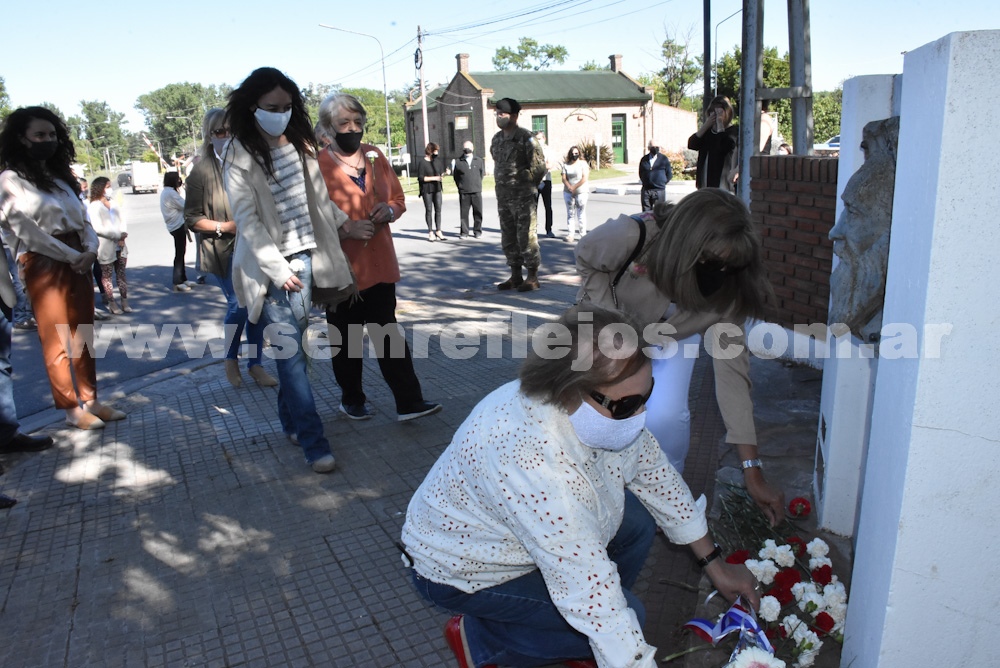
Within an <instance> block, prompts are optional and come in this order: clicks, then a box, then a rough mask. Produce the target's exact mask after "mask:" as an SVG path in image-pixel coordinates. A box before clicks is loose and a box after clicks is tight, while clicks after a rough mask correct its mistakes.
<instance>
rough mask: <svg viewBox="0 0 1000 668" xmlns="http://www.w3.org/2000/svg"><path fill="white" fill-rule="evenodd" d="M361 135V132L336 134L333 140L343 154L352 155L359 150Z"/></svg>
mask: <svg viewBox="0 0 1000 668" xmlns="http://www.w3.org/2000/svg"><path fill="white" fill-rule="evenodd" d="M363 134H364V133H363V132H338V133H337V134H336V135H334V140H335V141H336V142H337V146H339V147H340V150H341V151H343V152H344V153H354V152H356V151H357V150H358V149H359V148H361V135H363Z"/></svg>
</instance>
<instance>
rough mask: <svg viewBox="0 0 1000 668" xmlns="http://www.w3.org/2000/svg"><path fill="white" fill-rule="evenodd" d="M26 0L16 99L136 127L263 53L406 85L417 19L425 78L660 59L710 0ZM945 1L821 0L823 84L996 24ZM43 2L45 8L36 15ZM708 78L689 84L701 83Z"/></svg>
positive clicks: (722, 37)
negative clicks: (562, 50) (185, 89)
mask: <svg viewBox="0 0 1000 668" xmlns="http://www.w3.org/2000/svg"><path fill="white" fill-rule="evenodd" d="M742 6H743V4H742V0H712V5H711V12H712V14H711V22H710V25H711V34H712V41H713V42H716V46H714V47H713V60H714V58H715V54H716V53H717V54H718V55H719V56H721V55H722V54H723V53H725V52H727V51H731V50H732V48H733V46H735V45H738V44H739V43H740V42H741V40H742V33H741V31H742V22H741V18H742V15H741V14H739V13H738V12H740V10H741V9H742ZM20 7H22V9H19V10H14V11H8V12H5V14H6V15H5V17H4V39H3V41H2V42H0V50H2V53H3V57H2V58H0V77H3V79H4V80H5V82H6V87H7V93H8V95H9V96H10V98H11V103H12V104H13V106H14V107H18V106H27V105H32V104H38V103H41V102H51V103H53V104H55V105H56V106H58V107H59V108H60V109H61V110H62V112H63V113H64V114H65V115H66V116H71V115H74V114H78V113H79V109H80V107H79V103H80V101H81V100H101V101H106V102H107V103H108V104H109V105H110V106H111V108H112V109H114V110H115V111H117V112H121V113H124V114H126V120H127V121H128V122H129V125H128V128H129V129H130V130H132V131H133V132H136V131H139V130H142V129H144V125H143V117H142V115H141V114H140V113H139V112H138V111H136V110H135V103H136V99H137V98H138V97H139V96H140V95H142V94H144V93H148V92H150V91H153V90H156V89H158V88H160V87H163V86H165V85H167V84H170V83H180V82H185V81H188V82H192V83H201V84H205V85H208V84H223V83H225V84H230V85H233V86H235V85H238V84H239V82H240V81H242V80H243V78H244V77H246V75H247V74H249V73H250V72H251V71H252V70H254V69H255V68H257V67H261V66H265V65H266V66H272V67H277V68H279V69H281V70H282V71H284V72H285V73H286V74H287V75H288V76H289V77H291V78H292V79H293V80H294V81H295V82H296V83H297V84H298V85H299V86H302V87H305V86H307V85H308V84H311V83H312V84H340V85H343V86H345V87H366V88H374V89H379V90H380V89H382V87H383V78H382V67H381V61H380V51H379V42H380V43H381V47H382V49H383V51H384V54H385V71H386V81H387V86H388V88H389V90H393V89H399V88H405V87H409V86H410V85H411V84H412V82H413V81H414V80H415V79H416V71H415V69H414V64H413V60H414V59H413V55H414V51H415V49H416V46H417V42H416V39H417V27H418V26H420V28H421V29H422V31H423V32H424V33H425V37H424V40H423V55H424V76H425V79H427V80H428V81H430V82H432V83H444V82H447V81H448V80H450V79H451V77H452V76H453V75H454V73H455V70H456V63H455V54H457V53H468V54H469V55H470V59H469V68H470V70H472V71H473V72H475V71H489V70H492V69H493V68H492V63H491V60H492V57H493V54H494V52H495V51H496V49H497V48H499V47H502V46H509V47H514V46H516V45H517V42H518V40H519V38H521V37H531V38H533V39H535V40H537V41H538V42H539V43H541V44H559V45H562V46H565V47H566V48H567V50H568V51H569V57H568V59H567V61H566V62H565V63H564V64H562V65H555V66H553V68H552V69H569V70H576V69H579V68H580V66H581V65H583V64H584V63H586V62H588V61H595V62H597V63H599V64H601V65H604V64H606V63H607V62H608V56H609V55H611V54H615V53H617V54H621V55H622V56H623V66H622V67H623V69H624V71H625V72H627V73H628V74H630V75H632V76H637V75H639V74H642V73H646V72H654V71H656V70H658V69H659V68H661V67H662V59H661V57H660V44H661V43H662V41H663V39H664V37H665V36H667V34H670V35H671V36H674V37H675V38H676V37H680V38H682V39H683V38H685V37H686V36H688V35H690V46H691V50H692V52H693V53H694V54H701V53H702V50H703V49H702V35H703V28H702V19H703V16H702V13H703V4H702V0H508V2H506V3H485V2H475V1H473V2H464V3H463V2H458V3H455V2H423V3H421V2H413V1H412V0H388V1H382V0H372V1H371V2H368V3H348V2H329V1H324V2H321V1H319V0H287V1H286V2H285V3H275V4H270V3H255V2H246V0H210V1H205V0H201V1H199V2H194V1H192V0H174V1H173V2H171V3H168V4H164V3H149V2H133V3H126V4H125V5H108V6H106V7H104V8H103V9H102V10H101V11H95V10H93V9H92V8H90V7H89V6H87V5H85V4H80V3H79V2H68V1H64V0H58V1H48V0H38V1H37V2H35V3H32V4H31V9H30V10H28V9H27V8H26V5H23V4H21V5H20ZM942 7H943V6H942V4H941V3H940V2H938V1H935V2H930V1H928V0H818V1H817V0H814V1H813V2H811V3H810V12H811V37H812V76H813V88H814V90H817V91H822V90H833V89H834V88H836V87H837V86H839V85H840V83H841V82H842V81H843V80H844V79H846V78H849V77H851V76H858V75H862V74H886V73H896V72H901V71H902V69H903V56H902V52H904V51H907V50H912V49H915V48H917V47H919V46H922V45H924V44H927V43H929V42H933V41H935V40H936V39H938V38H940V37H943V36H945V35H946V34H948V33H950V32H955V31H959V30H985V29H1000V3H997V2H995V0H965V1H963V2H957V3H951V4H950V5H949V6H948V8H947V9H946V10H944V9H942ZM354 8H359V9H357V10H355V9H354ZM284 10H288V11H284ZM786 11H787V10H786V2H783V1H776V0H772V1H771V2H767V3H765V12H764V14H765V22H764V43H765V44H766V45H767V46H776V47H778V50H779V52H781V53H784V52H785V51H787V49H788V28H787V18H786ZM283 12H284V13H283ZM734 14H735V15H734ZM43 15H48V16H50V17H52V20H45V21H41V20H40V17H41V16H43ZM359 15H364V16H363V17H362V16H359ZM320 24H326V25H330V26H335V27H338V28H342V29H345V30H351V31H354V32H361V33H367V34H368V35H371V36H373V37H374V38H373V37H363V36H360V35H354V34H348V33H344V32H339V31H335V30H330V29H327V28H323V27H320ZM716 35H717V39H716ZM376 39H377V40H378V41H376ZM699 89H700V84H696V85H695V87H694V88H693V89H692V92H697V90H699Z"/></svg>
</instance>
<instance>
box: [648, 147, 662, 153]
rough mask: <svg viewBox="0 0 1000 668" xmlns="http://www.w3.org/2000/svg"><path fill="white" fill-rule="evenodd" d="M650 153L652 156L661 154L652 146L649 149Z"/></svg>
mask: <svg viewBox="0 0 1000 668" xmlns="http://www.w3.org/2000/svg"><path fill="white" fill-rule="evenodd" d="M649 152H650V153H651V154H652V155H656V154H657V153H659V152H660V149H658V148H656V147H655V146H650V147H649Z"/></svg>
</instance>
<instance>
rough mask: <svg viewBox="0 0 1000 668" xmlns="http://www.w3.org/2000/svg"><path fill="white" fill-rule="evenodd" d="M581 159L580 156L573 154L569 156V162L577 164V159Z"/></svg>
mask: <svg viewBox="0 0 1000 668" xmlns="http://www.w3.org/2000/svg"><path fill="white" fill-rule="evenodd" d="M579 157H580V156H578V155H572V154H571V155H570V156H569V161H570V162H576V161H577V159H579Z"/></svg>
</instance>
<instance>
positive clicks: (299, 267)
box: [288, 258, 306, 276]
mask: <svg viewBox="0 0 1000 668" xmlns="http://www.w3.org/2000/svg"><path fill="white" fill-rule="evenodd" d="M288 267H289V268H290V269H291V270H292V273H294V274H295V275H296V276H300V275H301V274H302V272H303V271H305V270H306V263H305V262H303V261H302V259H301V258H295V259H294V260H292V261H291V262H289V263H288Z"/></svg>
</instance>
